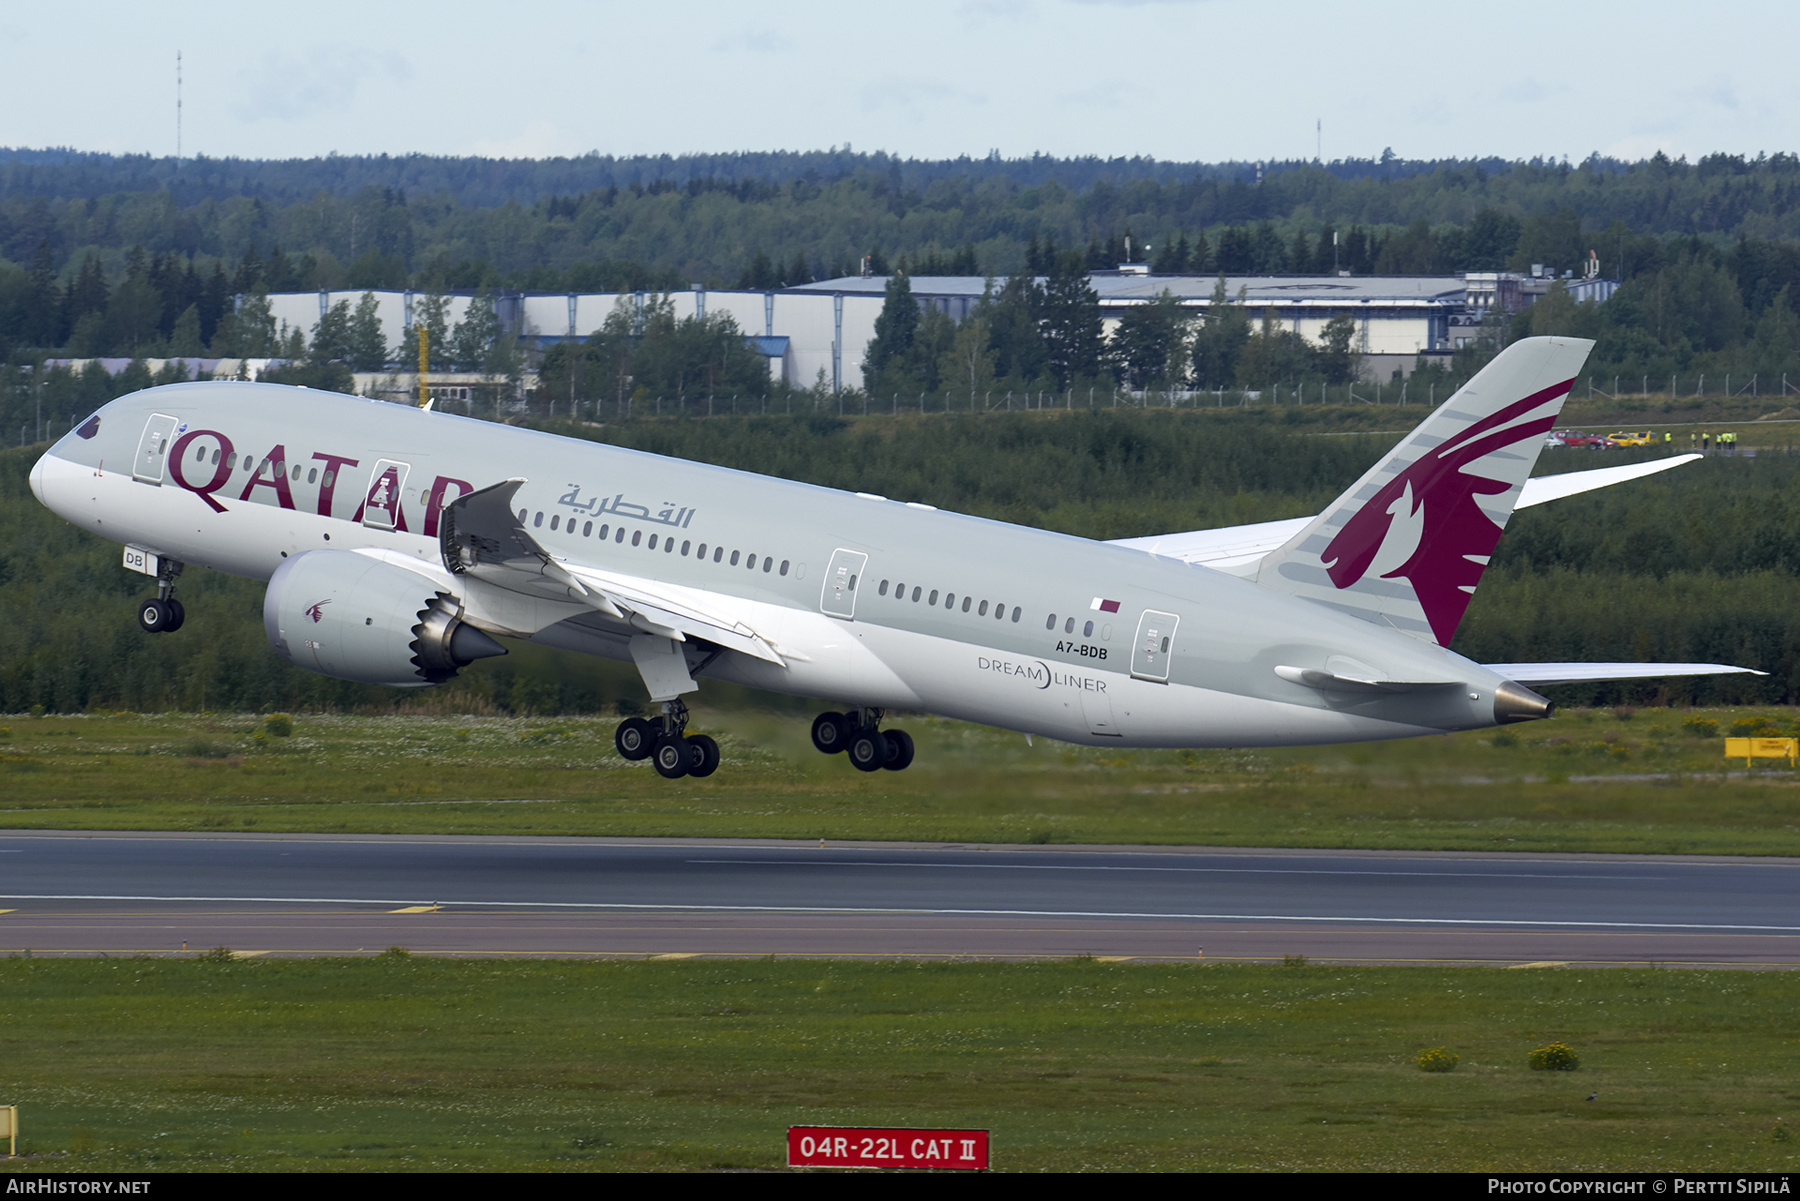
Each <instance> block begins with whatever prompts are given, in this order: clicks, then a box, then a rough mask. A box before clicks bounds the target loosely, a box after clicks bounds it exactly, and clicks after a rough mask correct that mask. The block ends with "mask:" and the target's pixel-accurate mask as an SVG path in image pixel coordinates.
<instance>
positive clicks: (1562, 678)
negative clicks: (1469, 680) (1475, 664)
mask: <svg viewBox="0 0 1800 1201" xmlns="http://www.w3.org/2000/svg"><path fill="white" fill-rule="evenodd" d="M1482 666H1484V667H1486V668H1487V669H1488V670H1489V671H1491V672H1493V673H1494V674H1495V675H1500V676H1505V677H1506V678H1507V679H1509V680H1511V681H1513V682H1514V683H1516V684H1594V683H1601V682H1604V681H1607V680H1654V679H1656V678H1658V677H1660V676H1726V675H1751V676H1766V675H1768V674H1769V673H1768V672H1766V671H1756V670H1754V669H1752V668H1749V667H1731V666H1729V665H1727V664H1724V663H1484V664H1482Z"/></svg>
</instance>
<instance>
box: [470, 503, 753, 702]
mask: <svg viewBox="0 0 1800 1201" xmlns="http://www.w3.org/2000/svg"><path fill="white" fill-rule="evenodd" d="M524 483H525V481H524V480H522V479H510V480H504V481H502V482H501V483H498V484H494V485H492V486H491V487H487V488H483V489H481V490H480V491H479V492H471V493H469V494H468V495H467V496H463V497H460V498H458V499H457V500H456V501H454V502H453V503H451V504H449V505H447V506H445V508H444V511H443V514H442V515H441V517H440V518H439V523H438V543H439V548H440V550H441V551H442V554H443V559H444V566H445V567H446V568H448V569H449V570H450V571H451V572H452V573H454V574H456V575H467V576H472V577H474V578H475V579H478V580H483V581H485V582H487V583H490V584H493V585H495V586H497V587H500V588H506V589H508V590H510V591H513V592H522V593H525V594H526V595H529V596H541V597H546V598H548V599H551V600H572V601H576V602H578V603H581V604H585V605H587V606H588V607H589V608H591V609H594V610H595V611H597V612H599V613H602V614H605V615H606V616H607V617H609V618H611V619H612V620H613V621H615V622H617V623H619V624H620V625H622V626H625V627H628V628H629V629H630V630H632V631H635V632H638V633H644V634H653V635H655V636H657V637H659V638H667V639H669V640H671V641H673V642H685V641H687V640H688V639H689V638H700V639H704V640H706V641H708V642H713V643H717V644H718V645H720V646H723V647H726V648H728V649H730V650H735V651H742V652H744V653H745V654H747V655H752V656H754V657H756V658H758V659H765V660H767V661H768V662H770V663H775V664H778V665H780V666H783V667H785V666H786V665H787V664H786V661H785V660H783V659H782V657H781V656H780V655H779V654H777V653H776V651H775V648H774V647H773V646H772V645H771V644H770V642H769V640H768V639H766V638H764V637H763V636H762V635H760V634H758V633H757V632H756V631H755V630H754V629H752V628H751V627H750V626H749V625H748V624H746V622H745V621H744V620H743V619H742V616H741V615H739V614H737V613H735V612H731V611H730V610H732V609H734V608H739V607H742V602H741V601H737V600H735V599H734V598H732V597H729V596H724V595H721V594H718V593H711V592H701V591H697V590H695V589H691V588H682V587H680V586H678V585H673V584H666V583H663V582H661V581H658V580H647V579H642V578H640V577H637V576H629V575H622V574H619V573H617V572H608V571H603V570H601V569H599V568H596V567H590V566H588V565H586V564H582V563H578V562H574V561H572V560H568V559H564V558H559V557H558V556H556V555H553V554H551V553H550V552H549V551H548V550H546V549H544V547H543V545H542V544H540V543H539V542H538V541H537V539H535V538H533V537H532V536H531V533H530V531H528V530H527V529H526V528H525V525H524V523H523V522H522V521H521V520H520V519H519V517H518V515H516V514H515V513H514V512H513V497H514V495H515V494H516V493H517V492H518V490H519V488H520V487H521V486H522V485H523V484H524Z"/></svg>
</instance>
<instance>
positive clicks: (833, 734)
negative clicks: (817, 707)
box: [812, 713, 850, 755]
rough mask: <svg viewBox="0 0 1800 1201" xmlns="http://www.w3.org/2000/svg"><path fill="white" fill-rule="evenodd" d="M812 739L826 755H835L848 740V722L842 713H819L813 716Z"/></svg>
mask: <svg viewBox="0 0 1800 1201" xmlns="http://www.w3.org/2000/svg"><path fill="white" fill-rule="evenodd" d="M812 740H813V745H814V746H816V747H818V748H819V749H820V750H821V751H824V752H825V753H826V754H827V755H835V754H837V753H838V752H839V751H841V750H843V749H844V747H845V745H846V744H848V743H849V741H850V729H849V723H848V722H847V721H845V720H844V715H843V714H842V713H821V714H819V715H818V716H817V717H815V718H813V727H812Z"/></svg>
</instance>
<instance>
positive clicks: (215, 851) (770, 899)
mask: <svg viewBox="0 0 1800 1201" xmlns="http://www.w3.org/2000/svg"><path fill="white" fill-rule="evenodd" d="M218 946H224V947H229V948H231V949H232V950H233V951H234V952H236V953H238V954H244V955H338V954H370V953H374V952H377V951H380V950H383V949H385V948H386V947H389V946H404V947H406V948H408V949H409V950H411V951H413V952H414V953H416V954H435V955H461V956H619V957H636V958H655V957H672V958H685V957H695V956H726V957H750V956H764V955H777V956H789V957H856V958H945V959H948V958H989V959H1025V958H1044V957H1061V956H1075V955H1092V956H1095V957H1097V958H1103V959H1121V960H1143V961H1147V962H1149V961H1186V962H1194V961H1196V960H1201V961H1204V962H1241V961H1259V962H1269V961H1274V962H1280V961H1281V960H1282V959H1283V958H1284V957H1286V956H1296V955H1303V956H1305V957H1306V958H1307V959H1308V960H1310V961H1315V962H1333V963H1440V964H1485V965H1501V966H1517V965H1525V964H1543V963H1568V964H1647V963H1654V964H1660V965H1665V966H1718V967H1768V968H1791V967H1796V966H1800V859H1749V858H1726V857H1683V856H1626V855H1544V854H1522V855H1508V854H1477V853H1429V852H1417V851H1408V852H1379V851H1354V852H1353V851H1293V850H1245V849H1220V848H1180V847H1037V846H1031V847H1024V846H969V845H926V844H896V843H828V844H824V845H821V844H818V843H807V842H778V841H745V840H730V841H725V840H700V839H631V840H600V839H575V838H516V837H515V838H503V837H453V836H400V835H396V836H383V835H337V836H333V835H270V834H213V835H200V834H162V833H142V834H137V833H86V832H65V831H43V832H8V833H3V834H0V953H7V952H10V953H23V952H26V951H29V952H30V953H31V954H34V955H96V954H109V955H133V954H151V955H164V954H180V953H182V951H183V950H184V948H185V950H186V951H187V953H189V954H192V953H196V952H199V951H202V950H207V949H211V948H213V947H218Z"/></svg>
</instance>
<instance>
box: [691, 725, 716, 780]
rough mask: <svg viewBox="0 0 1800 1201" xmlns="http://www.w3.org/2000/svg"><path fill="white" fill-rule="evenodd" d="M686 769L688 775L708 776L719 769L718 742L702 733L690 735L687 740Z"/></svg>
mask: <svg viewBox="0 0 1800 1201" xmlns="http://www.w3.org/2000/svg"><path fill="white" fill-rule="evenodd" d="M687 744H688V769H687V774H688V775H690V776H700V777H705V776H710V775H712V774H713V773H714V772H716V771H718V770H719V744H718V743H716V742H714V741H713V740H712V739H710V738H708V737H707V736H706V735H704V734H694V735H691V736H690V737H689V738H688V740H687Z"/></svg>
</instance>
